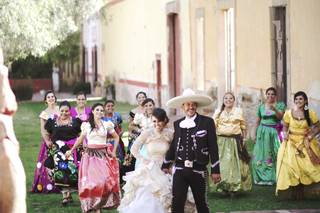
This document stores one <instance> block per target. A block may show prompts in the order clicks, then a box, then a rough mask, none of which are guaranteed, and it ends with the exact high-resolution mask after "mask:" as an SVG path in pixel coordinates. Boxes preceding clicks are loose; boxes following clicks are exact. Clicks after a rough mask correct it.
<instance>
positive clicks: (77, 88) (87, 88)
mask: <svg viewBox="0 0 320 213" xmlns="http://www.w3.org/2000/svg"><path fill="white" fill-rule="evenodd" d="M81 91H82V92H84V93H86V94H91V84H90V82H85V83H83V82H78V83H76V85H74V87H73V94H77V93H79V92H81Z"/></svg>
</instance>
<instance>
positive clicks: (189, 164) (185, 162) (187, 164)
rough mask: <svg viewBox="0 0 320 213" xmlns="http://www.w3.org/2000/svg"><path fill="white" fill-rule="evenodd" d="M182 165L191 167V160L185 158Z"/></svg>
mask: <svg viewBox="0 0 320 213" xmlns="http://www.w3.org/2000/svg"><path fill="white" fill-rule="evenodd" d="M184 167H187V168H192V167H193V161H190V160H185V161H184Z"/></svg>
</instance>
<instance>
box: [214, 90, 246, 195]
mask: <svg viewBox="0 0 320 213" xmlns="http://www.w3.org/2000/svg"><path fill="white" fill-rule="evenodd" d="M234 102H235V97H234V95H233V94H232V93H230V92H227V93H226V94H225V95H224V97H223V104H222V106H221V109H217V110H216V111H215V113H214V116H213V119H214V121H215V125H216V130H217V139H218V140H217V141H218V147H219V159H220V172H221V181H220V182H219V183H217V184H215V185H214V186H215V187H216V190H217V191H218V192H222V193H225V194H227V195H230V196H231V197H233V196H234V194H235V193H236V192H238V191H249V190H251V187H252V181H251V174H250V169H249V161H250V157H249V154H248V152H247V150H246V147H245V144H244V140H243V138H244V137H245V136H246V132H247V129H246V122H245V120H244V118H243V112H242V109H240V108H237V107H235V106H234ZM215 187H213V188H215Z"/></svg>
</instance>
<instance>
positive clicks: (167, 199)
mask: <svg viewBox="0 0 320 213" xmlns="http://www.w3.org/2000/svg"><path fill="white" fill-rule="evenodd" d="M172 137H173V131H172V130H170V129H168V128H165V129H163V131H162V132H161V133H159V132H156V131H155V129H154V128H151V129H148V130H145V131H143V132H142V133H141V135H140V136H139V137H138V138H137V140H136V141H135V142H134V144H133V145H132V147H131V153H132V154H133V155H134V157H136V158H137V159H139V160H140V162H141V165H140V166H139V167H138V168H136V170H134V171H132V172H129V173H127V174H126V176H124V180H125V181H126V184H125V185H124V187H123V190H124V196H123V198H122V200H121V203H120V206H119V207H118V211H119V212H120V213H137V212H145V213H168V212H170V206H171V201H172V192H171V188H172V186H171V185H172V183H171V181H170V180H171V175H168V174H165V173H164V172H163V171H162V170H161V165H162V162H163V159H164V156H165V154H166V152H167V150H168V149H169V145H170V142H171V141H172ZM141 146H144V147H145V149H146V151H147V156H148V157H143V156H142V155H141V154H140V152H139V150H140V148H141ZM190 192H191V191H190ZM190 201H191V202H190ZM187 203H188V204H187V205H186V207H187V206H189V207H187V208H188V209H189V208H190V210H186V211H185V212H194V211H195V205H194V200H193V197H192V196H191V199H190V196H188V201H187ZM190 203H191V205H190ZM192 203H193V204H192Z"/></svg>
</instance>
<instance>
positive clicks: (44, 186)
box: [31, 90, 59, 193]
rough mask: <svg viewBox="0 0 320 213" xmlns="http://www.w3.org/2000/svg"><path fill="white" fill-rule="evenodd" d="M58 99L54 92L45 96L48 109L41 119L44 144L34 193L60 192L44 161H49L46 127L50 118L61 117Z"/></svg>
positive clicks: (34, 181) (34, 183) (39, 156)
mask: <svg viewBox="0 0 320 213" xmlns="http://www.w3.org/2000/svg"><path fill="white" fill-rule="evenodd" d="M56 101H57V97H56V95H55V94H54V92H53V91H52V90H48V91H47V92H46V93H45V95H44V102H45V104H46V105H47V108H46V109H45V110H43V111H42V112H41V113H40V115H39V117H40V131H41V136H42V143H41V147H40V152H39V155H38V160H37V164H36V169H35V171H34V179H33V184H32V190H31V191H32V192H34V193H49V192H58V191H59V190H58V189H57V188H56V187H55V186H54V183H53V181H52V180H51V178H49V175H48V170H47V168H46V167H45V166H44V161H45V160H46V159H47V157H48V154H47V144H48V139H46V138H47V136H46V131H45V129H44V125H45V123H46V122H47V120H48V119H49V118H54V117H57V116H58V115H59V107H58V106H57V105H56Z"/></svg>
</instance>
